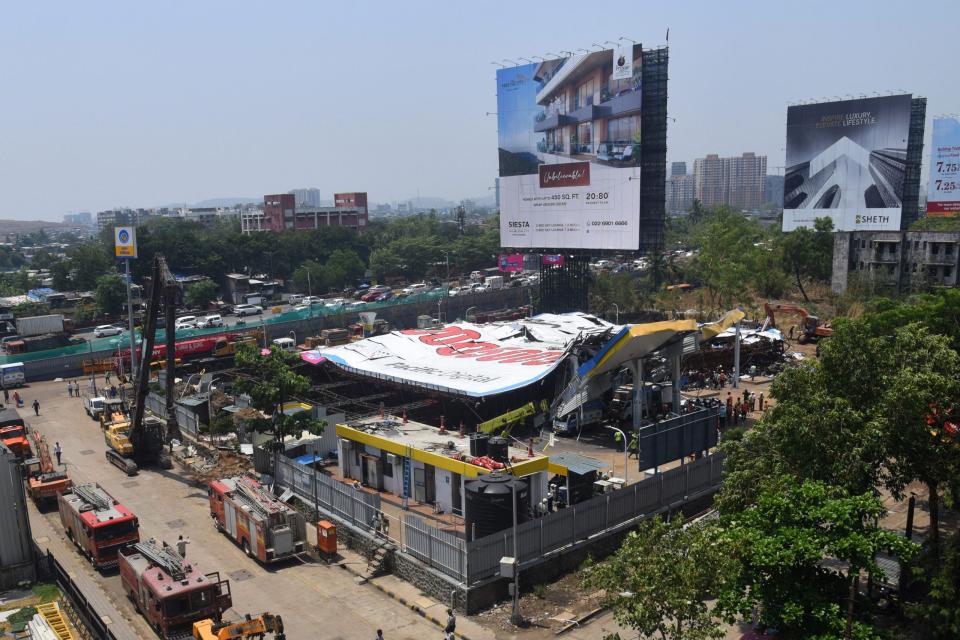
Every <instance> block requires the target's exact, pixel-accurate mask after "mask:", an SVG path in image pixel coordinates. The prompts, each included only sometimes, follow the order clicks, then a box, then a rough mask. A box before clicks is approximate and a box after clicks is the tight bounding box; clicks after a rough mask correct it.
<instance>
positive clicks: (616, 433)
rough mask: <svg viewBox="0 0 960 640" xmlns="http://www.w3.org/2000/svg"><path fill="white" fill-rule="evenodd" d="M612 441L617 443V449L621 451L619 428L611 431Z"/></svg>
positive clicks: (621, 442) (621, 443) (621, 439)
mask: <svg viewBox="0 0 960 640" xmlns="http://www.w3.org/2000/svg"><path fill="white" fill-rule="evenodd" d="M613 441H614V442H615V443H616V445H617V451H623V433H621V432H620V431H619V430H617V431H614V432H613Z"/></svg>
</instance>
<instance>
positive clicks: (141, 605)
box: [119, 538, 233, 639]
mask: <svg viewBox="0 0 960 640" xmlns="http://www.w3.org/2000/svg"><path fill="white" fill-rule="evenodd" d="M119 564H120V580H121V581H122V582H123V590H124V591H126V593H127V596H128V597H129V598H130V600H132V601H133V603H134V605H135V606H136V608H137V611H139V612H140V614H141V615H142V616H143V617H144V618H146V620H147V622H148V623H150V626H151V627H153V628H154V630H155V631H156V632H157V634H158V635H159V636H160V637H161V638H165V639H166V638H185V637H186V638H189V637H190V634H191V632H192V630H193V628H194V623H196V622H198V621H200V620H210V619H212V620H215V621H219V620H220V617H221V616H222V615H223V612H224V611H226V610H227V609H229V608H230V607H231V606H232V605H233V599H232V597H231V595H230V581H229V580H221V579H220V574H219V573H218V572H216V571H215V572H212V573H206V574H205V573H201V572H200V570H199V569H198V568H197V565H195V564H193V563H188V562H187V561H186V560H184V558H182V557H181V556H180V554H178V553H177V550H176V549H175V548H173V547H171V546H170V545H168V544H167V543H165V542H164V543H162V544H161V543H158V542H157V541H156V540H154V539H153V538H151V539H149V540H147V541H146V542H137V543H134V544H131V545H128V546H126V547H124V548H122V549H120V554H119Z"/></svg>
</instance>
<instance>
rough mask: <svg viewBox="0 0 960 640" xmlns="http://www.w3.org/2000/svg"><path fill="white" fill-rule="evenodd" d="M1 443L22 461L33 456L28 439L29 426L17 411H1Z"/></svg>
mask: <svg viewBox="0 0 960 640" xmlns="http://www.w3.org/2000/svg"><path fill="white" fill-rule="evenodd" d="M0 442H3V444H4V445H6V447H7V449H10V451H11V452H13V455H15V456H17V457H18V458H19V459H21V460H26V459H27V458H29V457H31V456H32V455H33V453H32V451H31V450H30V441H29V440H28V439H27V425H26V423H24V421H23V417H22V416H21V415H20V413H19V412H18V411H17V410H16V409H0Z"/></svg>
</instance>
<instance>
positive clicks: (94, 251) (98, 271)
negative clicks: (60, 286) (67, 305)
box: [67, 236, 113, 291]
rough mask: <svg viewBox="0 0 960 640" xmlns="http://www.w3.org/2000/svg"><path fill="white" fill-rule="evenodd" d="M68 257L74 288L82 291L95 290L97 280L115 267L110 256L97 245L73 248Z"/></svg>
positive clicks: (88, 244) (82, 245)
mask: <svg viewBox="0 0 960 640" xmlns="http://www.w3.org/2000/svg"><path fill="white" fill-rule="evenodd" d="M111 237H112V236H111ZM111 242H112V240H111ZM67 256H68V257H69V258H70V265H71V268H72V270H71V274H72V279H73V286H75V287H76V288H77V289H79V290H81V291H91V290H93V289H94V288H95V287H96V286H97V279H98V278H99V277H100V276H102V275H104V274H105V273H107V272H108V271H110V267H111V266H112V265H113V260H112V259H111V258H110V254H109V253H107V251H106V249H105V248H104V247H103V246H102V245H99V244H96V243H86V244H81V245H78V246H76V247H71V248H70V250H69V251H68V252H67Z"/></svg>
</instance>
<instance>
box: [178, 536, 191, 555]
mask: <svg viewBox="0 0 960 640" xmlns="http://www.w3.org/2000/svg"><path fill="white" fill-rule="evenodd" d="M188 544H190V538H187V539H186V540H184V539H183V535H182V534H181V535H180V536H179V537H178V538H177V553H179V554H180V557H181V558H186V557H187V545H188Z"/></svg>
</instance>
